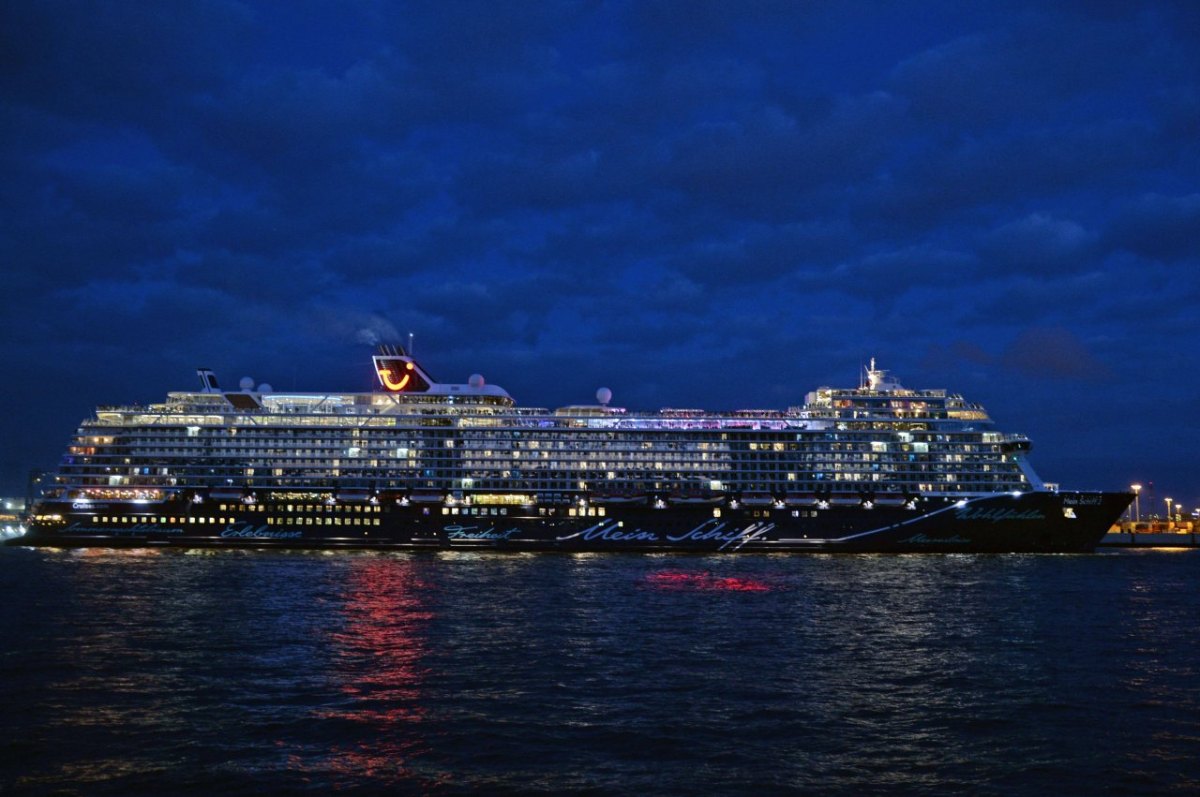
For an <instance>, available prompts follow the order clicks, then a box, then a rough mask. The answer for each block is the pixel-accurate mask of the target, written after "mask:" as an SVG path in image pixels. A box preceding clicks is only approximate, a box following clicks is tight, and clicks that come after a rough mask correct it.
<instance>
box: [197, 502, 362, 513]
mask: <svg viewBox="0 0 1200 797" xmlns="http://www.w3.org/2000/svg"><path fill="white" fill-rule="evenodd" d="M273 509H275V510H276V511H279V510H283V511H286V512H347V513H349V512H357V513H359V514H362V513H364V512H368V513H369V512H380V511H382V509H381V508H380V507H379V506H378V505H377V504H287V505H286V506H276V507H273ZM239 510H243V511H249V512H254V511H258V512H263V511H265V510H266V505H265V504H221V511H222V512H237V511H239Z"/></svg>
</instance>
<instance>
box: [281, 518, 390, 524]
mask: <svg viewBox="0 0 1200 797" xmlns="http://www.w3.org/2000/svg"><path fill="white" fill-rule="evenodd" d="M267 525H268V526H378V525H379V518H377V517H376V518H370V517H368V518H362V517H353V518H351V517H348V518H340V517H327V518H319V517H318V518H312V517H287V518H283V517H280V518H275V517H269V518H267Z"/></svg>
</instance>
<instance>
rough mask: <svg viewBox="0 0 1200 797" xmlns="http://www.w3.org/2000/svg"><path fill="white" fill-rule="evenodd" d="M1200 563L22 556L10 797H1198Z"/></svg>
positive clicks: (1, 706) (6, 777) (1132, 559)
mask: <svg viewBox="0 0 1200 797" xmlns="http://www.w3.org/2000/svg"><path fill="white" fill-rule="evenodd" d="M1198 590H1200V554H1198V553H1196V552H1192V551H1186V552H1167V551H1153V550H1148V551H1122V552H1112V553H1100V554H1096V555H1088V556H1045V555H1038V556H1029V555H1011V556H996V555H938V554H932V555H912V556H895V555H808V556H805V555H794V556H769V555H761V556H760V555H734V556H728V555H727V556H673V555H644V554H641V555H621V554H590V555H563V554H538V555H522V554H490V553H444V554H433V553H429V554H374V553H362V554H358V553H336V554H330V553H312V552H306V553H288V552H273V551H218V552H212V551H175V550H122V551H114V550H103V549H83V550H70V551H58V550H32V549H25V548H6V549H2V550H0V597H2V600H3V609H2V610H0V618H2V620H0V793H2V794H10V793H11V794H59V795H73V794H78V795H142V794H144V795H158V794H205V795H207V794H247V795H250V794H253V795H260V794H267V793H300V794H304V793H311V794H326V793H329V792H331V791H337V790H348V791H352V792H354V793H375V792H378V793H389V794H474V793H481V794H510V793H520V794H528V793H535V794H536V793H543V794H563V793H575V794H667V795H674V794H678V795H711V794H804V793H812V794H826V795H842V794H844V795H858V794H862V793H898V794H929V795H943V794H955V793H957V794H994V795H1010V794H1024V795H1028V794H1088V795H1092V794H1113V795H1121V794H1129V795H1145V794H1185V793H1197V792H1198V791H1200V633H1198V631H1200V600H1198V596H1200V591H1198Z"/></svg>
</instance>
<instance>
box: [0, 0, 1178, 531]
mask: <svg viewBox="0 0 1200 797" xmlns="http://www.w3.org/2000/svg"><path fill="white" fill-rule="evenodd" d="M0 163H2V164H3V165H2V169H3V172H2V178H3V179H2V180H0V263H2V268H3V271H2V273H3V275H4V281H3V285H4V294H3V314H2V315H0V344H2V346H0V357H2V358H3V359H2V367H3V371H4V374H5V377H4V381H3V390H0V404H2V407H0V409H2V411H0V423H2V424H3V425H2V427H0V428H2V432H3V435H2V438H0V492H2V493H3V494H5V495H10V494H12V495H19V494H23V492H24V489H25V483H26V479H27V476H28V473H29V471H30V470H31V469H35V468H49V467H52V466H53V465H54V464H55V463H56V462H57V460H58V458H59V456H60V455H61V453H62V451H63V449H64V447H65V445H66V443H67V442H68V440H69V438H70V435H71V433H72V432H73V431H74V429H75V427H76V425H77V424H78V422H79V420H80V419H82V418H83V417H85V416H87V415H89V414H90V413H91V412H92V410H93V409H94V408H95V406H96V405H97V404H118V403H131V402H135V401H136V402H141V403H143V404H145V403H149V402H152V401H159V400H161V399H162V398H163V397H164V396H165V394H166V392H167V391H168V390H184V389H192V388H193V387H198V385H199V382H198V380H197V378H196V376H195V369H196V368H197V367H198V366H207V367H211V368H213V369H214V370H216V372H217V373H218V375H219V376H220V378H221V379H222V381H223V383H224V384H225V385H226V386H228V387H234V386H236V384H237V382H238V380H239V379H240V378H241V377H243V376H247V375H249V376H252V377H254V379H255V381H256V382H269V383H271V384H272V385H273V386H274V387H275V388H276V390H289V389H298V390H365V389H370V387H371V386H372V383H373V373H372V371H371V368H370V360H369V357H370V354H371V352H372V350H373V346H372V345H371V344H372V343H373V342H375V341H378V340H384V341H394V342H403V341H404V340H405V339H406V338H407V335H408V333H409V332H412V333H415V336H416V337H415V340H416V354H417V356H418V358H419V359H420V360H421V362H422V363H423V364H424V365H425V366H426V368H427V369H428V370H429V371H430V372H431V373H432V374H433V375H434V376H435V377H437V378H438V379H440V380H442V381H454V382H465V381H466V379H467V377H468V375H470V374H471V373H473V372H480V373H482V374H484V376H485V377H486V378H487V379H488V381H489V382H493V383H496V384H499V385H502V386H503V387H505V388H506V389H508V390H509V392H510V393H512V394H513V395H514V396H515V397H516V398H517V399H518V401H519V402H521V403H522V404H527V405H534V406H548V407H555V406H560V405H563V404H571V403H588V402H591V401H593V400H594V398H593V397H594V395H595V391H596V389H597V388H598V387H600V386H607V387H610V388H611V389H612V391H613V394H614V399H613V403H614V404H615V405H619V406H626V407H629V408H632V409H657V408H659V407H662V406H676V407H680V406H682V407H703V408H707V409H737V408H746V407H756V408H758V407H775V408H782V407H787V406H790V405H796V404H800V403H802V402H803V400H804V394H805V393H806V392H808V391H810V390H812V389H814V388H816V387H817V386H819V385H835V386H853V385H856V384H857V383H858V380H859V374H860V369H861V367H862V366H863V365H864V364H865V363H866V362H867V360H868V359H869V358H870V357H872V356H874V357H876V358H877V359H878V361H879V364H880V366H881V367H884V368H888V369H890V370H892V371H893V372H894V373H895V374H896V375H897V376H898V377H899V378H900V380H901V381H902V382H903V383H904V384H905V385H906V386H908V387H914V388H948V389H950V390H951V391H953V392H961V393H963V394H964V395H965V396H966V398H967V399H968V400H971V401H977V402H980V403H982V404H984V405H985V406H986V407H987V408H988V410H989V411H990V412H991V414H992V417H993V418H995V419H996V420H997V421H998V423H999V426H1000V428H1001V429H1002V430H1004V431H1010V432H1024V433H1027V434H1029V435H1030V436H1031V437H1032V438H1033V440H1034V453H1033V456H1032V461H1033V464H1034V466H1035V468H1036V469H1037V470H1038V471H1039V473H1040V475H1041V476H1042V477H1043V478H1045V479H1047V480H1049V481H1054V482H1059V483H1061V484H1062V485H1063V486H1064V487H1068V488H1106V489H1111V488H1124V487H1127V486H1128V485H1129V484H1130V483H1131V482H1133V481H1140V482H1142V483H1148V482H1154V484H1155V492H1154V494H1153V496H1147V494H1146V493H1143V499H1142V511H1143V514H1145V513H1147V512H1148V511H1151V510H1157V511H1162V509H1164V508H1165V507H1164V505H1163V497H1165V496H1171V497H1172V498H1174V499H1175V500H1176V501H1179V502H1182V503H1184V504H1185V505H1186V506H1188V507H1191V506H1195V505H1200V474H1198V473H1197V469H1196V467H1195V461H1196V454H1197V452H1198V451H1200V423H1198V418H1200V361H1198V357H1197V346H1198V344H1200V334H1198V333H1200V322H1198V320H1197V317H1198V313H1200V3H1196V2H1193V1H1192V0H1183V2H1179V3H1165V2H1139V3H1104V2H1083V1H1081V2H1077V3H1047V2H1044V0H1036V1H1035V2H1028V3H1024V2H1003V1H1001V2H993V3H963V2H961V0H951V1H950V2H944V3H938V2H929V3H910V2H905V3H886V2H836V3H824V2H801V1H800V0H793V1H791V2H779V3H772V2H745V1H744V0H743V1H741V2H732V1H731V2H720V3H714V2H700V1H698V0H688V1H687V2H678V3H674V2H561V3H537V2H508V3H506V2H498V1H492V2H480V3H464V2H434V3H423V4H412V5H409V4H401V3H386V2H353V1H352V0H337V2H317V1H316V0H297V1H296V2H262V3H251V2H246V3H241V2H217V1H216V0H205V1H204V2H194V3H189V2H183V1H182V0H179V1H178V2H176V1H175V0H172V2H165V3H158V2H151V3H143V2H33V0H6V1H5V2H4V3H2V4H0ZM1149 497H1153V502H1148V500H1147V499H1148V498H1149Z"/></svg>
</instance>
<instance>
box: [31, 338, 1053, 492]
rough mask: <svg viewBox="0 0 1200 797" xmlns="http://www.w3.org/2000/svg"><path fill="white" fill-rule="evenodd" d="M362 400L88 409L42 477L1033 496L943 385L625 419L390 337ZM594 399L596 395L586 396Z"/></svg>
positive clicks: (79, 485)
mask: <svg viewBox="0 0 1200 797" xmlns="http://www.w3.org/2000/svg"><path fill="white" fill-rule="evenodd" d="M373 365H374V369H375V373H376V376H377V381H378V389H376V390H374V391H371V392H359V393H289V392H272V391H270V390H269V389H268V388H266V387H265V386H262V387H260V389H258V390H255V389H242V390H236V391H226V390H221V389H220V388H219V387H218V386H217V382H216V380H215V378H213V377H212V374H211V372H207V371H206V370H204V371H202V373H201V384H202V388H201V389H200V390H198V391H188V392H175V393H171V394H169V395H168V397H167V400H166V401H165V402H163V403H161V404H154V405H151V406H150V407H101V408H99V409H98V410H97V411H96V415H95V417H94V418H92V419H89V420H86V421H84V423H83V424H82V426H81V427H80V428H79V429H78V431H77V433H76V435H75V439H74V441H73V442H72V445H71V446H70V448H69V450H68V451H67V454H66V456H65V457H64V460H63V462H62V465H61V468H60V471H59V473H58V475H57V476H56V477H55V479H54V484H53V485H52V487H51V490H52V491H53V492H57V493H58V494H59V495H60V496H61V497H64V498H67V497H70V498H95V497H107V498H108V499H109V500H112V499H117V498H119V497H121V496H126V497H129V498H131V499H135V500H136V499H137V498H138V496H148V495H161V494H165V493H170V492H176V491H181V490H215V489H222V490H230V489H231V490H238V491H253V490H314V489H323V490H333V491H336V490H351V489H355V490H365V491H372V492H378V491H391V492H396V493H401V494H403V493H416V492H421V493H429V492H432V493H438V494H444V495H447V496H458V497H469V496H470V495H471V494H473V493H489V494H494V493H503V492H513V493H521V494H530V495H539V494H540V495H552V494H553V495H558V496H568V497H584V498H587V497H596V498H602V497H613V496H621V495H648V496H654V497H659V498H661V499H663V500H672V499H679V498H681V497H687V496H697V495H706V496H712V495H725V496H729V497H733V498H737V497H739V496H750V495H756V496H758V495H766V496H772V497H774V498H776V499H778V500H783V499H785V498H786V497H793V498H794V497H796V496H815V497H818V498H819V499H821V500H847V501H849V500H862V499H863V498H864V497H866V498H868V499H869V498H908V497H913V496H921V495H953V496H973V495H985V494H992V493H1000V492H1024V491H1031V490H1040V489H1043V484H1042V483H1041V481H1040V480H1039V479H1038V478H1037V477H1036V475H1035V474H1034V473H1033V471H1032V469H1031V468H1030V467H1029V466H1028V463H1027V462H1026V461H1025V454H1026V452H1027V451H1028V449H1029V442H1028V440H1027V439H1026V438H1024V437H1023V436H1020V435H1006V434H1003V433H1001V432H999V431H997V430H996V429H995V428H994V424H993V422H992V421H991V419H990V418H989V417H988V415H987V413H986V412H985V411H984V409H983V408H982V407H981V406H979V405H977V404H970V403H967V402H966V401H964V399H963V398H962V397H961V396H959V395H957V394H950V393H947V392H946V391H944V390H909V389H907V388H904V387H903V386H901V385H900V383H899V382H898V381H897V380H896V379H894V378H893V377H892V376H891V375H890V374H888V373H887V372H885V371H883V370H880V369H877V368H875V365H874V361H872V363H871V366H870V367H869V368H867V369H866V379H865V380H864V381H863V382H862V383H860V385H859V386H858V387H855V388H828V387H822V388H819V389H817V390H816V391H813V392H811V393H809V394H808V395H807V398H806V400H805V402H804V404H803V405H802V406H798V407H792V408H789V409H787V410H743V411H731V412H708V411H702V410H678V409H664V410H660V411H658V412H630V411H627V410H625V409H622V408H619V407H611V406H608V404H607V402H605V403H597V404H595V405H577V406H572V407H564V408H561V409H558V410H553V411H551V410H549V409H545V408H537V407H520V406H517V404H516V402H515V401H514V400H513V399H512V397H511V396H509V395H508V393H507V392H506V391H504V390H503V389H502V388H499V387H497V386H495V385H491V384H488V383H486V382H485V381H484V380H483V378H482V377H480V376H478V375H475V376H472V377H471V378H470V379H469V380H468V381H467V382H466V383H464V384H452V383H442V382H438V381H437V380H436V379H434V378H433V377H432V376H431V375H430V374H429V373H428V372H427V371H426V370H425V369H424V368H423V367H422V366H421V365H420V364H418V363H417V362H416V361H415V360H414V359H413V358H412V357H411V356H410V355H409V354H408V353H406V352H405V351H404V350H403V349H401V348H399V347H384V348H383V349H381V351H380V352H379V353H378V354H377V355H376V356H375V357H374V360H373ZM601 398H607V397H606V396H601Z"/></svg>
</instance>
